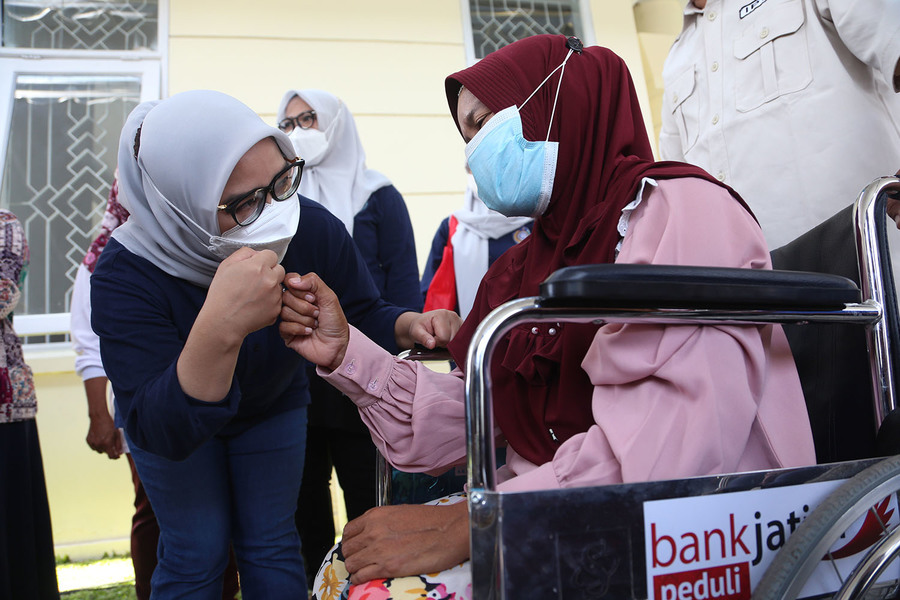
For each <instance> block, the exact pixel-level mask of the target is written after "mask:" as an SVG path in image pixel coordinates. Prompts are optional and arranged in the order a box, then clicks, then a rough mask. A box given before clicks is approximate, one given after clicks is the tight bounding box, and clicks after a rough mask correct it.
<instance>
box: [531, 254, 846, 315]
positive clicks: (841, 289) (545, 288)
mask: <svg viewBox="0 0 900 600" xmlns="http://www.w3.org/2000/svg"><path fill="white" fill-rule="evenodd" d="M540 295H541V300H542V304H544V305H546V306H601V307H612V306H614V305H616V306H618V307H620V308H632V307H639V308H651V307H653V308H693V309H703V308H734V309H748V308H760V309H763V308H765V309H781V310H802V309H813V308H815V309H823V308H825V309H834V310H840V309H842V308H844V304H847V303H855V302H859V301H860V292H859V288H858V287H857V286H856V284H855V283H854V282H852V281H850V280H849V279H847V278H845V277H840V276H838V275H828V274H825V273H810V272H805V271H770V270H763V269H736V268H722V267H685V266H675V265H634V264H602V265H584V266H578V267H566V268H563V269H560V270H558V271H556V272H555V273H553V274H552V275H550V277H548V278H547V279H546V280H545V281H544V282H543V283H542V284H541V291H540Z"/></svg>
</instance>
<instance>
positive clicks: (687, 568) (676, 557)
mask: <svg viewBox="0 0 900 600" xmlns="http://www.w3.org/2000/svg"><path fill="white" fill-rule="evenodd" d="M842 483H843V481H826V482H817V483H808V484H804V485H795V486H788V487H780V488H771V489H760V490H751V491H746V492H734V493H728V494H717V495H711V496H694V497H688V498H675V499H671V500H656V501H652V502H645V503H644V529H645V552H646V565H647V590H648V598H649V599H650V600H720V599H725V600H750V596H751V592H752V590H753V588H755V587H756V585H757V583H758V582H759V580H760V578H761V577H762V575H763V573H764V572H765V570H766V567H768V566H769V564H770V563H771V561H772V559H773V557H774V556H775V554H776V553H777V551H778V550H779V549H780V548H781V547H782V546H784V543H785V542H786V541H787V539H788V537H790V535H791V533H793V532H794V531H795V530H796V529H797V526H798V525H800V523H801V522H803V520H804V519H805V518H806V517H807V516H808V515H809V514H810V512H811V511H812V510H813V509H814V508H815V507H816V506H818V505H819V504H820V503H821V502H822V501H823V500H824V499H825V498H826V497H827V496H828V495H829V494H830V493H831V492H833V491H834V490H835V489H836V488H837V487H839V486H840V484H842ZM876 509H877V512H878V515H875V514H874V513H873V512H871V511H870V512H869V513H867V514H866V515H865V516H864V517H862V518H860V519H859V520H858V522H857V523H855V524H854V525H852V526H851V527H850V529H849V530H848V532H847V534H846V535H845V536H843V537H842V538H841V539H839V540H838V541H837V542H836V543H835V544H834V546H833V547H832V553H833V555H834V557H835V558H837V565H836V566H837V567H838V568H839V569H840V570H841V572H842V573H843V574H844V575H845V576H846V574H847V573H849V572H850V570H852V568H853V566H854V565H855V564H856V563H857V562H858V560H859V559H860V557H861V556H863V554H862V552H863V551H864V550H866V549H867V548H869V547H871V545H872V544H874V543H875V542H877V541H878V539H879V538H880V536H881V531H882V528H881V525H880V523H879V519H881V520H883V521H884V522H885V523H887V522H891V523H897V522H898V513H900V511H898V510H897V500H896V497H894V496H891V497H890V498H888V499H885V500H884V501H882V502H880V503H879V504H878V505H877V506H876ZM896 570H897V569H894V571H896ZM896 576H897V574H896V573H891V574H888V575H886V576H885V577H896ZM839 587H840V583H839V581H838V579H837V575H836V573H835V570H834V566H833V565H832V564H831V563H825V562H823V563H822V565H820V566H819V568H818V569H817V570H816V572H815V573H813V575H812V577H810V580H809V583H808V584H807V585H806V587H804V588H803V591H802V592H801V597H808V596H814V595H817V594H825V593H830V592H833V591H835V590H837V589H838V588H839Z"/></svg>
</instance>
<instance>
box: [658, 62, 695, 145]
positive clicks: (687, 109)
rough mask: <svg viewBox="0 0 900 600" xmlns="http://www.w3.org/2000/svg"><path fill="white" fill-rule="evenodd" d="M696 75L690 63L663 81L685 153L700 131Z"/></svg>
mask: <svg viewBox="0 0 900 600" xmlns="http://www.w3.org/2000/svg"><path fill="white" fill-rule="evenodd" d="M695 88H696V77H695V75H694V66H693V65H691V66H690V67H688V68H687V69H685V70H684V71H682V72H681V73H679V74H678V75H676V76H675V77H673V78H672V81H671V84H670V83H669V82H665V90H666V91H665V93H666V94H668V95H669V98H668V100H669V102H670V106H671V107H672V108H671V110H672V118H673V121H674V122H675V126H676V127H677V128H678V137H679V139H680V140H681V150H682V153H683V154H686V153H687V151H688V150H690V149H691V148H693V147H694V144H696V143H697V136H698V135H699V133H700V98H699V96H698V95H697V94H696V93H695Z"/></svg>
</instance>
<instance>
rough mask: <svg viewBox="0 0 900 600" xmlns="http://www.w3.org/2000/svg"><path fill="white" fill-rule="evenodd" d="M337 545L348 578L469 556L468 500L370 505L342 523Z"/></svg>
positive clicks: (445, 565)
mask: <svg viewBox="0 0 900 600" xmlns="http://www.w3.org/2000/svg"><path fill="white" fill-rule="evenodd" d="M341 547H342V550H343V554H344V566H345V567H346V568H347V571H348V572H350V574H351V577H350V581H351V583H353V584H360V583H365V582H366V581H369V580H371V579H379V578H387V577H403V576H406V575H418V574H420V573H435V572H437V571H443V570H444V569H449V568H450V567H453V566H456V565H458V564H459V563H461V562H463V561H464V560H466V559H468V558H469V512H468V503H466V502H458V503H456V504H451V505H449V506H440V505H438V506H431V505H429V506H424V505H415V504H401V505H398V506H380V507H378V508H373V509H371V510H369V511H368V512H366V514H364V515H363V516H361V517H359V518H357V519H354V520H352V521H350V522H349V523H347V525H346V526H345V527H344V535H343V538H342V541H341Z"/></svg>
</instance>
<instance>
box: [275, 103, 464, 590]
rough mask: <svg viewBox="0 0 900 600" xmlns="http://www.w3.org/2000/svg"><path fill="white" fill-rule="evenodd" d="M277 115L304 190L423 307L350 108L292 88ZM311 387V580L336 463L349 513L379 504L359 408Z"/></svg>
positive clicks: (388, 191) (412, 255)
mask: <svg viewBox="0 0 900 600" xmlns="http://www.w3.org/2000/svg"><path fill="white" fill-rule="evenodd" d="M277 116H278V126H279V129H281V130H282V131H284V132H285V133H287V134H288V137H289V138H290V139H291V142H292V143H293V144H294V150H295V152H296V153H297V155H298V156H301V157H303V159H304V160H305V161H306V166H305V168H304V171H303V180H302V181H301V182H300V193H301V194H302V195H304V196H306V197H308V198H311V199H313V200H315V201H317V202H320V203H321V204H322V205H323V206H325V208H327V209H328V210H329V211H331V213H332V214H334V215H335V216H336V217H338V218H339V219H340V220H341V222H342V223H343V224H344V226H345V227H346V228H347V231H349V232H350V234H351V235H352V236H353V241H354V242H355V243H356V246H357V248H359V252H360V254H361V255H362V257H363V260H365V262H366V265H367V266H368V268H369V272H370V273H371V274H372V278H373V279H374V280H375V284H376V285H377V286H378V289H379V291H380V292H381V295H382V297H383V298H384V299H385V300H387V301H388V302H392V303H394V304H398V305H400V306H405V307H407V308H410V309H414V310H421V309H422V297H421V294H420V292H419V266H418V261H417V260H416V245H415V239H414V238H413V228H412V223H411V221H410V218H409V212H408V211H407V208H406V203H405V202H404V201H403V197H402V196H401V195H400V192H398V191H397V189H396V188H395V187H394V186H393V185H391V182H390V180H389V179H388V178H387V177H386V176H384V175H383V174H381V173H379V172H378V171H375V170H373V169H369V168H367V167H366V153H365V151H364V150H363V147H362V143H361V142H360V139H359V134H358V132H357V129H356V123H355V121H354V119H353V115H352V114H351V113H350V110H349V109H348V108H347V105H346V104H344V103H343V102H342V101H341V100H340V99H339V98H337V97H336V96H334V95H333V94H330V93H328V92H325V91H322V90H315V89H304V90H288V91H287V92H286V93H285V94H284V96H283V97H282V99H281V103H280V104H279V106H278V115H277ZM450 308H452V307H450ZM311 371H312V370H311ZM310 389H311V392H312V405H311V406H310V410H309V424H308V428H307V436H308V437H307V439H308V442H309V443H308V444H307V448H306V468H305V470H304V473H303V486H302V487H301V491H300V498H299V500H298V506H297V528H298V529H299V531H300V537H301V539H302V540H303V554H304V557H305V558H306V563H307V564H306V567H307V575H308V576H310V577H311V576H313V575H315V572H316V569H317V568H318V566H319V563H320V562H321V559H322V557H323V556H324V555H325V553H326V552H327V551H328V549H329V548H331V546H332V545H333V544H334V535H335V528H334V521H333V517H332V514H333V512H332V504H331V491H330V487H329V484H330V480H331V473H332V468H333V469H334V470H335V471H337V475H338V480H339V481H340V485H341V487H342V489H343V495H344V504H345V508H346V511H347V516H348V517H349V518H351V519H353V518H355V517H358V516H360V515H362V514H363V513H364V512H366V511H367V510H368V509H370V508H372V507H373V506H375V498H376V491H375V483H376V470H375V456H376V455H375V446H374V444H373V443H372V438H371V436H370V435H369V431H368V429H366V426H365V425H364V424H363V423H362V420H361V419H360V417H359V412H358V410H357V409H356V406H355V405H354V404H353V403H352V402H350V400H349V399H347V398H346V397H345V396H344V395H343V394H341V393H340V392H338V391H337V390H336V389H335V388H334V387H332V386H330V385H328V384H325V383H324V382H322V380H321V379H319V377H318V376H317V375H315V374H314V373H312V372H311V374H310Z"/></svg>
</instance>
